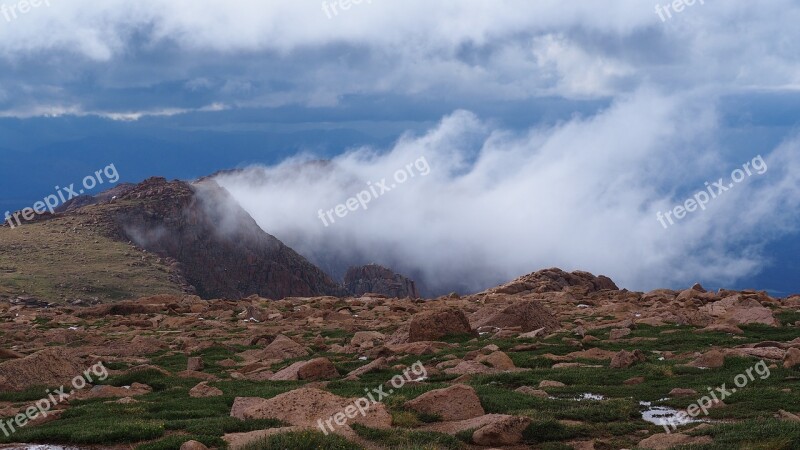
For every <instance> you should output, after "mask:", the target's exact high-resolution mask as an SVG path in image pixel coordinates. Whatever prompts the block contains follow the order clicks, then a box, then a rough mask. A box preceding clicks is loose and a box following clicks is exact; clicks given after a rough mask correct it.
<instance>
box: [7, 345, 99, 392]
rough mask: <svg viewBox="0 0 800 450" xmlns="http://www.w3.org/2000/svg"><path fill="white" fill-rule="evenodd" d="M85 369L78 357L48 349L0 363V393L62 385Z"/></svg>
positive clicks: (62, 350)
mask: <svg viewBox="0 0 800 450" xmlns="http://www.w3.org/2000/svg"><path fill="white" fill-rule="evenodd" d="M86 369H87V367H85V365H84V362H83V360H82V358H80V357H78V356H77V355H76V354H75V353H74V352H72V351H70V350H69V349H65V348H48V349H45V350H42V351H39V352H36V353H34V354H32V355H29V356H26V357H24V358H18V359H11V360H8V361H5V362H3V363H2V364H0V392H4V391H5V392H8V391H12V392H13V391H24V390H25V389H28V388H31V387H36V386H60V385H66V384H68V383H70V382H71V380H72V379H73V378H74V377H79V376H81V374H82V373H83V371H84V370H86Z"/></svg>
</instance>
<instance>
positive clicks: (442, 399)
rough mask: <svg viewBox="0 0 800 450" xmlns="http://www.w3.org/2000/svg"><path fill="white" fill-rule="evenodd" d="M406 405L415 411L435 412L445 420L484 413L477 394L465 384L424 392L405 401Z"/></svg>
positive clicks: (466, 417)
mask: <svg viewBox="0 0 800 450" xmlns="http://www.w3.org/2000/svg"><path fill="white" fill-rule="evenodd" d="M406 406H407V407H409V408H411V409H413V410H415V411H419V412H423V413H427V414H435V415H437V416H439V417H441V418H442V420H445V421H452V420H464V419H471V418H473V417H478V416H482V415H484V414H486V413H485V412H484V411H483V406H481V400H480V399H479V398H478V394H476V393H475V390H474V389H473V388H472V387H471V386H467V385H465V384H456V385H454V386H451V387H449V388H445V389H436V390H433V391H429V392H426V393H424V394H422V395H420V396H419V397H417V398H415V399H414V400H411V401H408V402H406Z"/></svg>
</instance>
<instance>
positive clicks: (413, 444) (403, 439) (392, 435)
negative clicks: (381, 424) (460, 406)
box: [353, 424, 463, 450]
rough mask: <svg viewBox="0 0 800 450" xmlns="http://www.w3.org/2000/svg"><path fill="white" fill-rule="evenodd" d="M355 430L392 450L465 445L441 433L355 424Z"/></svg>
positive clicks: (445, 449) (444, 449)
mask: <svg viewBox="0 0 800 450" xmlns="http://www.w3.org/2000/svg"><path fill="white" fill-rule="evenodd" d="M353 430H355V432H356V433H357V434H358V435H359V436H361V437H362V438H364V439H367V440H370V441H373V442H376V443H380V445H382V446H384V447H387V448H389V449H391V450H400V449H402V450H406V449H417V448H419V449H423V448H424V449H431V450H434V449H436V450H458V449H461V448H463V443H462V442H461V441H460V440H459V439H458V438H456V437H453V436H448V435H446V434H441V433H431V432H424V431H407V430H397V429H391V430H379V429H375V428H367V427H365V426H362V425H358V424H354V425H353Z"/></svg>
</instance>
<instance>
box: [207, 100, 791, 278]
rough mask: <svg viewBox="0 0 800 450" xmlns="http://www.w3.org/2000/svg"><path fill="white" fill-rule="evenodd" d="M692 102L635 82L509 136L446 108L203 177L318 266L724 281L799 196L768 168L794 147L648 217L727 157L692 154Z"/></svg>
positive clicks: (755, 260)
mask: <svg viewBox="0 0 800 450" xmlns="http://www.w3.org/2000/svg"><path fill="white" fill-rule="evenodd" d="M703 103H704V102H703V101H702V100H701V99H697V98H693V97H687V98H676V97H672V98H668V97H665V96H663V95H660V94H658V93H654V92H651V91H640V92H637V93H635V94H634V95H632V96H631V97H630V98H628V99H626V100H622V101H619V102H618V103H616V104H615V105H614V106H612V107H611V108H610V109H608V110H607V111H604V112H602V113H601V114H599V115H597V116H596V117H592V118H589V119H582V120H581V119H576V120H573V121H570V122H567V123H564V124H561V125H559V126H555V127H552V128H547V129H533V130H530V131H529V132H527V133H525V134H521V135H520V134H514V133H510V132H507V131H503V130H498V129H493V128H491V127H490V126H489V125H487V124H485V123H482V122H481V121H480V120H479V119H478V118H477V117H475V116H474V115H473V114H471V113H468V112H464V111H460V112H456V113H454V114H452V115H451V116H449V117H446V118H444V119H443V120H442V121H441V123H440V124H439V125H438V126H437V127H436V128H434V129H432V130H430V131H429V132H428V133H427V134H425V135H422V136H410V135H409V136H406V137H404V138H403V139H401V140H400V141H398V143H397V144H396V145H395V146H394V147H393V148H392V149H390V151H388V152H385V153H376V152H374V151H372V150H370V149H359V150H355V151H353V152H350V153H348V154H345V155H342V156H340V157H338V158H336V159H335V160H334V162H333V165H332V166H330V167H329V166H320V165H302V164H301V165H299V166H298V164H297V163H298V161H297V160H292V161H287V162H285V163H284V164H282V165H279V166H276V167H268V168H264V167H261V168H251V169H248V170H247V171H245V173H244V174H242V175H236V176H230V175H227V176H222V177H220V178H218V181H219V182H220V183H221V184H222V185H223V186H225V187H226V188H228V189H229V190H230V191H231V193H232V194H233V196H234V197H235V198H236V199H237V200H238V201H239V202H240V203H241V204H242V205H243V206H244V207H245V209H247V210H248V212H250V213H251V214H252V215H253V217H255V218H256V220H257V221H258V222H259V224H260V225H261V226H262V227H263V228H264V229H265V230H267V231H268V232H270V233H271V234H274V235H276V236H277V237H278V238H280V239H282V240H284V241H285V242H287V244H288V245H290V246H292V247H293V248H295V249H297V250H298V251H300V252H301V253H303V254H305V255H307V256H309V257H311V258H312V259H315V260H317V261H319V262H320V263H321V264H322V265H323V267H326V268H330V267H331V264H334V263H332V261H341V260H343V259H344V260H347V261H348V262H352V263H367V262H373V261H376V262H381V263H384V264H389V265H392V266H394V267H395V268H397V269H398V270H401V271H405V272H408V273H416V271H417V270H419V271H421V272H422V273H423V274H424V275H423V277H422V278H423V279H422V281H423V282H424V283H425V284H426V285H427V286H429V287H431V288H433V289H436V290H442V289H448V288H452V287H453V286H460V287H461V288H462V289H479V288H485V287H488V286H491V285H493V284H495V283H498V282H502V281H506V280H508V279H511V278H513V277H516V276H518V275H521V274H524V273H528V272H531V271H533V270H536V269H539V268H543V267H550V266H562V267H564V268H567V269H584V270H590V271H595V272H602V273H605V274H607V275H609V276H612V277H613V278H614V279H615V280H616V281H618V282H619V283H621V284H622V285H623V286H625V287H629V288H638V289H650V288H655V287H661V286H665V285H673V284H675V283H679V284H680V283H683V285H687V284H688V283H692V282H694V281H696V280H698V279H706V280H708V279H713V280H719V281H731V280H733V279H735V278H738V277H741V276H744V275H748V274H752V273H753V272H754V271H755V270H756V268H757V267H758V266H759V265H760V264H761V263H762V262H763V256H762V254H761V253H759V251H758V250H759V246H760V245H762V244H763V243H764V242H765V239H767V238H766V237H765V236H764V235H763V233H762V234H759V233H760V230H762V229H763V227H765V226H769V225H768V224H770V223H773V222H776V221H777V222H780V223H784V224H786V226H787V227H789V228H791V227H792V225H791V224H792V223H796V222H791V221H787V219H788V218H789V214H790V213H787V212H786V210H785V209H782V208H778V207H777V206H778V205H781V204H783V205H786V204H789V205H792V206H793V207H794V209H796V206H797V203H798V201H800V191H799V190H798V182H797V181H796V177H792V176H791V173H792V172H789V171H786V170H784V169H781V168H780V167H781V166H783V167H786V168H787V169H788V167H787V166H788V165H792V166H797V165H798V164H800V158H799V157H798V154H797V153H796V152H795V153H793V152H792V151H791V150H796V149H797V143H791V142H789V143H786V144H785V145H784V147H783V148H781V149H778V150H776V151H775V153H774V155H773V157H772V158H771V160H770V164H775V165H776V167H772V168H770V171H769V172H767V174H765V175H763V176H762V177H761V178H760V179H759V180H757V182H753V183H743V184H742V186H740V187H738V190H736V191H731V193H730V195H726V196H725V197H720V198H719V199H717V200H715V201H714V202H712V204H710V205H709V209H708V210H707V211H704V212H698V213H695V214H694V215H693V216H692V217H689V218H687V219H684V220H683V221H681V222H679V223H677V224H676V225H675V226H673V227H671V228H670V229H668V230H665V229H663V228H662V226H661V225H660V224H659V222H658V221H657V219H656V212H658V211H666V210H668V209H671V208H672V207H673V206H675V205H677V204H679V203H682V202H683V200H685V195H686V194H685V193H684V192H683V191H687V192H692V193H694V191H695V190H698V189H700V188H703V182H704V181H706V180H712V181H715V180H716V179H717V178H718V176H727V175H726V174H728V173H730V170H731V169H732V168H731V167H730V166H729V165H727V164H724V163H720V161H721V160H722V158H721V157H719V156H720V155H714V154H713V153H714V152H713V151H711V153H709V151H708V148H712V146H713V142H711V141H710V138H709V136H708V134H709V133H708V130H709V129H713V128H715V127H716V126H717V123H716V118H715V117H716V116H715V114H714V113H713V107H711V106H706V105H704V104H703ZM762 153H764V154H765V155H766V153H767V152H762ZM697 155H700V156H699V157H697ZM709 155H710V156H709ZM752 156H755V154H754V155H752ZM420 157H425V158H426V159H427V161H428V162H429V164H430V167H431V172H430V174H429V175H428V176H427V177H418V178H416V179H413V180H411V181H409V182H407V183H406V184H403V185H402V186H399V187H397V188H396V190H393V191H390V192H389V193H387V194H385V196H383V197H380V198H378V199H376V200H374V201H373V202H372V203H371V204H370V205H369V209H368V210H366V211H362V210H358V211H354V212H350V213H349V214H348V215H347V216H346V217H344V218H342V219H338V220H337V222H336V223H334V224H333V225H331V226H329V227H327V228H326V227H325V226H324V225H323V223H322V221H321V220H320V219H319V218H318V210H319V209H323V210H327V209H331V208H333V207H334V206H335V205H336V204H339V203H344V202H345V200H346V199H347V198H348V197H352V196H354V195H355V194H356V193H358V192H359V191H361V190H362V189H364V187H365V186H366V182H367V181H378V180H380V179H381V178H383V177H387V176H389V175H390V174H392V173H393V172H394V171H395V170H396V169H398V168H402V167H404V166H405V165H406V164H407V163H408V162H412V161H414V160H416V159H418V158H420ZM742 162H744V161H742ZM754 181H755V180H754ZM675 186H679V187H681V188H682V189H680V190H676V189H674V187H675ZM794 209H791V210H789V211H792V210H794ZM748 210H749V213H745V214H747V216H748V218H749V219H748V220H746V221H745V220H741V216H742V214H743V211H748ZM783 231H786V230H785V229H784V230H783ZM731 242H740V243H741V245H742V246H743V247H740V248H736V249H732V248H730V247H728V245H729V244H730V243H731ZM742 248H745V249H749V250H748V251H743V250H742ZM339 269H341V268H339Z"/></svg>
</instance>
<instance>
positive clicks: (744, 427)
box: [691, 419, 800, 450]
mask: <svg viewBox="0 0 800 450" xmlns="http://www.w3.org/2000/svg"><path fill="white" fill-rule="evenodd" d="M693 434H697V435H707V436H711V437H712V438H713V439H714V443H713V444H710V445H702V446H692V447H691V449H693V450H729V449H748V450H756V449H759V450H762V449H763V450H797V449H800V423H797V422H786V421H779V420H774V419H758V420H748V421H744V422H740V423H734V424H722V425H716V426H713V427H711V428H708V429H705V430H701V431H698V432H697V433H693Z"/></svg>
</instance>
